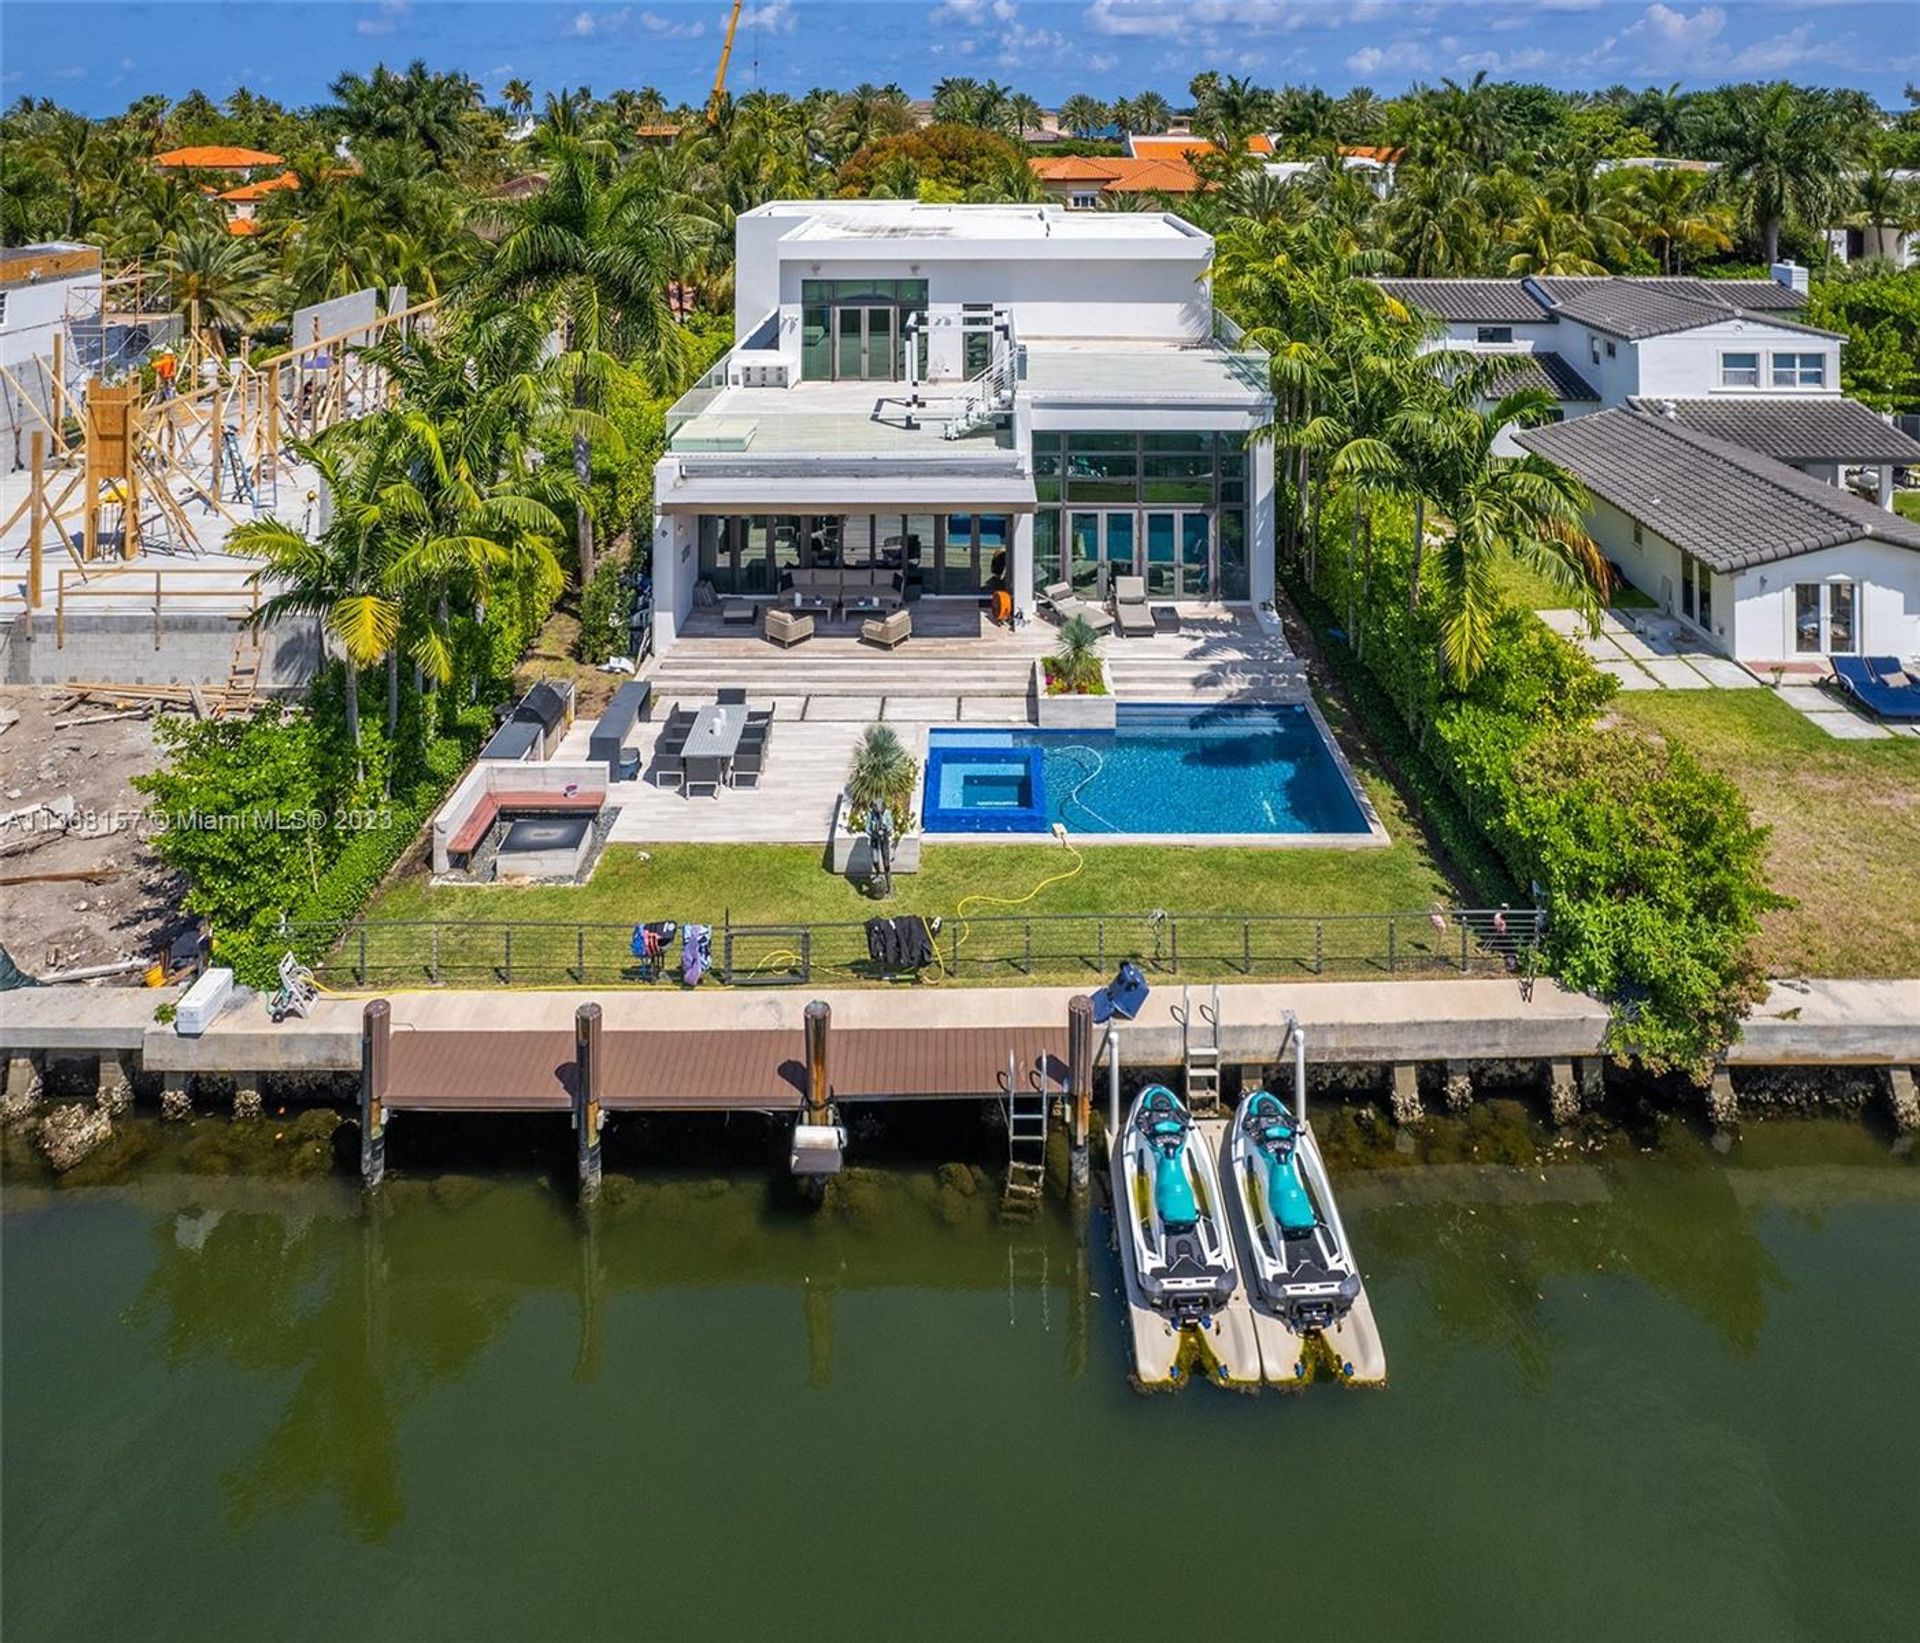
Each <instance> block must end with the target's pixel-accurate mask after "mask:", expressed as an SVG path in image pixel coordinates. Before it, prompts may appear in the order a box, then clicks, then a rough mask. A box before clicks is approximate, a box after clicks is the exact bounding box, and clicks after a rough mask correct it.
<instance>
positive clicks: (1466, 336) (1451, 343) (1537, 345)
mask: <svg viewBox="0 0 1920 1643" xmlns="http://www.w3.org/2000/svg"><path fill="white" fill-rule="evenodd" d="M1482 323H1485V324H1489V325H1505V324H1506V323H1507V322H1506V321H1505V320H1488V321H1484V322H1480V321H1474V320H1449V321H1448V322H1447V329H1446V334H1445V335H1444V336H1442V337H1436V338H1434V339H1433V340H1432V341H1430V342H1428V343H1427V344H1426V346H1427V347H1428V348H1459V347H1466V348H1473V347H1504V346H1506V344H1503V343H1502V344H1496V343H1482V342H1481V341H1480V327H1481V324H1482ZM1510 329H1511V330H1512V332H1513V343H1512V346H1513V347H1515V348H1524V349H1526V350H1527V351H1528V352H1529V353H1552V352H1554V351H1555V350H1556V349H1558V348H1559V346H1560V327H1559V326H1558V325H1556V324H1554V323H1553V322H1552V321H1551V320H1548V321H1545V322H1543V323H1541V324H1539V325H1517V324H1516V325H1513V326H1511V327H1510Z"/></svg>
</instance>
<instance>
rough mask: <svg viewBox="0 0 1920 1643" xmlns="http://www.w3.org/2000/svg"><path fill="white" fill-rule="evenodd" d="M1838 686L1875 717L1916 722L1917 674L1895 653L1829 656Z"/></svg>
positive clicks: (1919, 703)
mask: <svg viewBox="0 0 1920 1643" xmlns="http://www.w3.org/2000/svg"><path fill="white" fill-rule="evenodd" d="M1828 660H1829V661H1830V662H1832V663H1833V673H1834V678H1835V679H1836V680H1838V681H1839V685H1840V688H1841V689H1842V690H1843V691H1845V692H1846V693H1847V694H1848V695H1849V696H1851V697H1852V698H1853V699H1854V700H1855V701H1856V702H1858V703H1859V704H1860V705H1861V706H1862V707H1864V708H1865V709H1866V710H1867V711H1868V712H1869V713H1871V714H1872V715H1873V716H1874V717H1875V718H1877V719H1894V720H1898V721H1899V722H1901V723H1903V724H1913V723H1920V677H1917V676H1915V675H1911V674H1909V673H1907V672H1906V671H1905V670H1904V669H1903V668H1902V667H1901V666H1900V659H1899V658H1898V657H1896V656H1831V657H1829V658H1828Z"/></svg>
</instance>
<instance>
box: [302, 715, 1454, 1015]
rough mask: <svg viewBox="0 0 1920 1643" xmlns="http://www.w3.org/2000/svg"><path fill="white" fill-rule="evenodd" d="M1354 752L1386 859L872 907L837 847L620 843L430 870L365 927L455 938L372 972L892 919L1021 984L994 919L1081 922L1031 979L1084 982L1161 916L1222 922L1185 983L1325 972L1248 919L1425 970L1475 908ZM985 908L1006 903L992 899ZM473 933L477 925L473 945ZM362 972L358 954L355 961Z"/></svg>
mask: <svg viewBox="0 0 1920 1643" xmlns="http://www.w3.org/2000/svg"><path fill="white" fill-rule="evenodd" d="M1328 714H1329V718H1330V720H1331V721H1332V722H1334V723H1335V724H1339V723H1340V722H1341V718H1340V713H1339V709H1338V707H1337V705H1329V706H1328ZM1346 745H1347V748H1348V752H1349V756H1350V757H1351V758H1352V759H1353V762H1354V765H1355V768H1356V770H1357V771H1358V772H1359V773H1360V776H1361V780H1362V782H1363V783H1364V785H1365V786H1366V788H1367V790H1368V794H1369V797H1370V798H1371V799H1372V800H1373V803H1374V805H1375V808H1376V809H1377V810H1378V812H1379V815H1380V819H1381V821H1382V822H1383V823H1384V824H1385V826H1386V828H1387V831H1388V833H1389V834H1390V835H1391V838H1392V843H1390V844H1389V845H1387V846H1385V847H1382V848H1374V849H1291V848H1277V849H1226V848H1214V847H1209V846H1204V845H1196V846H1192V847H1177V848H1166V847H1160V846H1133V845H1088V846H1086V847H1084V848H1082V849H1081V850H1079V851H1078V852H1077V855H1076V853H1075V852H1071V851H1069V850H1066V849H1063V848H1062V847H1061V846H1059V845H1057V844H1031V845H1014V844H1007V845H1000V844H930V845H927V846H926V847H925V849H924V851H923V853H922V868H921V871H920V872H918V873H915V874H911V875H904V876H902V877H900V878H899V879H898V880H897V881H896V891H895V894H894V896H893V897H892V898H891V900H889V901H888V902H886V903H885V904H877V903H875V902H873V901H871V900H869V899H867V898H866V897H865V896H864V895H862V894H861V893H860V891H858V890H857V889H855V888H854V886H852V885H851V884H849V883H848V882H847V881H846V880H845V879H844V878H839V877H836V876H834V875H833V874H831V873H829V872H828V871H827V870H826V869H825V866H824V865H823V855H822V851H821V849H820V848H817V847H814V846H809V845H747V844H701V845H687V844H674V845H666V844H663V845H656V846H649V847H646V848H644V849H642V848H638V847H634V846H620V845H616V846H612V847H610V848H609V849H608V850H607V851H606V852H605V854H604V855H603V856H602V857H601V860H600V863H599V865H598V867H597V868H596V869H595V871H594V875H593V877H592V879H591V881H590V882H588V883H587V884H584V885H580V886H530V887H514V886H494V885H474V886H446V885H441V886H435V885H432V884H429V883H428V881H427V878H426V875H425V873H424V872H423V871H422V870H420V869H419V868H417V867H416V868H415V869H414V870H412V871H411V872H410V873H408V874H407V875H405V876H403V877H402V878H400V879H398V880H396V881H395V882H394V883H393V884H391V885H389V886H388V888H387V889H386V890H385V891H383V892H382V893H381V895H380V896H379V897H378V898H377V899H376V900H375V901H374V903H373V904H372V905H371V906H370V907H369V908H368V910H367V918H368V920H369V921H373V922H379V923H389V924H391V923H394V922H397V921H403V920H407V921H420V920H426V921H432V922H434V923H437V924H439V925H441V926H442V927H443V928H442V931H441V934H440V936H439V937H438V938H431V937H430V936H429V935H428V934H423V933H422V932H420V931H418V930H416V931H413V932H411V933H409V932H402V931H398V930H391V931H378V930H376V931H375V932H374V933H373V934H372V935H371V936H370V937H369V942H370V945H369V949H368V951H369V966H370V971H372V972H378V973H379V974H380V975H382V976H392V975H393V974H394V973H395V972H396V970H404V969H407V968H409V967H410V968H412V969H414V970H424V969H425V968H426V967H427V966H428V965H429V963H430V959H429V953H430V949H429V947H428V946H427V942H428V941H429V940H430V939H437V940H438V941H439V943H440V946H439V948H438V953H439V961H438V965H437V969H438V971H439V972H440V973H441V975H442V977H443V978H444V979H446V980H448V981H453V980H456V979H459V976H458V974H457V972H458V970H459V969H460V967H461V966H462V965H466V966H469V967H470V968H472V969H473V970H474V973H475V975H476V976H478V977H480V978H481V979H484V977H485V975H487V974H493V975H494V979H495V980H499V979H504V971H505V965H504V963H503V962H501V961H500V955H501V954H502V950H503V949H502V937H501V935H500V934H499V933H498V932H488V931H483V930H480V929H478V928H473V927H477V926H480V925H485V924H493V923H509V922H511V923H514V924H516V925H521V926H523V927H530V926H532V925H535V924H541V923H546V922H548V921H551V923H552V925H553V926H554V927H553V928H552V929H550V930H547V931H536V930H533V929H531V928H523V929H522V930H521V931H520V932H518V933H516V935H515V937H514V942H515V946H514V953H515V959H514V969H515V978H516V980H522V981H532V980H533V979H535V976H536V974H537V973H538V974H540V976H541V978H542V979H553V975H552V972H554V971H555V970H556V969H557V968H565V967H569V966H575V965H576V964H577V957H576V955H577V953H578V951H579V945H578V944H579V943H580V941H581V940H582V939H583V938H581V937H580V936H579V935H578V934H577V933H576V931H575V930H574V929H572V928H563V927H566V926H578V925H581V924H600V923H605V924H607V925H609V926H615V927H620V928H630V927H631V926H632V925H634V924H637V923H643V922H647V921H650V920H656V919H673V920H676V921H678V922H681V923H686V922H689V921H691V922H695V923H702V924H712V925H716V926H718V925H721V924H723V923H731V924H734V925H742V924H754V925H793V924H811V925H820V924H828V923H847V924H856V923H858V922H860V921H863V920H865V919H867V918H869V917H871V916H872V915H873V914H874V913H876V912H889V913H920V914H924V915H926V916H928V917H932V916H934V915H939V916H941V917H943V918H945V919H949V920H952V919H955V918H957V917H967V918H970V919H972V920H973V921H975V922H974V925H973V928H972V931H971V933H969V934H968V935H967V936H966V937H965V940H964V944H963V950H962V953H961V957H962V958H963V959H966V960H969V961H970V963H968V964H966V965H963V972H964V973H965V975H966V978H967V979H993V978H994V977H995V976H996V975H1002V974H1005V973H1006V969H1007V966H1006V965H1000V966H998V967H996V966H995V965H994V964H993V963H992V962H990V961H991V960H993V959H995V958H996V957H998V958H1006V959H1008V960H1009V961H1010V962H1011V961H1016V960H1017V961H1018V965H1017V966H1016V967H1017V968H1018V969H1019V973H1021V974H1025V973H1026V972H1025V970H1024V968H1023V966H1024V958H1025V941H1026V931H1025V929H1024V926H1020V925H1001V926H994V925H991V924H987V923H982V922H980V921H983V920H991V919H993V918H995V917H1006V918H1017V919H1025V918H1027V917H1028V916H1032V917H1034V918H1036V919H1039V918H1041V916H1042V915H1073V922H1072V924H1071V925H1058V924H1045V923H1042V924H1037V925H1036V926H1035V936H1034V939H1035V942H1036V949H1039V948H1042V947H1045V946H1047V945H1049V944H1051V945H1052V946H1053V947H1054V948H1055V949H1057V954H1056V957H1057V958H1058V960H1059V962H1057V963H1049V962H1047V961H1046V960H1045V959H1044V958H1043V959H1042V960H1041V961H1040V962H1038V963H1037V964H1036V967H1035V969H1034V971H1033V972H1032V973H1033V974H1035V975H1038V976H1042V977H1045V976H1049V975H1051V976H1053V977H1055V978H1056V979H1070V978H1071V977H1073V976H1078V975H1081V974H1083V973H1085V972H1086V970H1087V967H1088V966H1089V965H1094V964H1098V963H1104V962H1107V961H1108V960H1110V959H1113V958H1117V957H1119V956H1124V955H1125V954H1126V953H1128V952H1145V953H1149V954H1153V953H1154V952H1155V951H1156V948H1155V945H1154V944H1155V942H1156V939H1157V934H1156V931H1155V929H1154V927H1153V926H1152V925H1151V924H1150V923H1149V922H1148V921H1147V920H1146V919H1145V918H1144V917H1141V918H1137V919H1133V920H1122V921H1120V922H1118V923H1116V924H1114V925H1112V926H1110V927H1109V928H1107V929H1106V930H1104V931H1103V930H1101V929H1099V928H1098V927H1097V926H1096V925H1095V923H1094V922H1093V919H1092V918H1091V917H1090V915H1112V914H1136V915H1145V914H1147V913H1150V912H1152V911H1154V910H1156V909H1163V910H1165V911H1167V912H1169V913H1172V914H1176V915H1180V914H1194V915H1201V914H1213V915H1218V916H1217V917H1215V918H1213V919H1211V920H1209V921H1207V922H1205V923H1202V922H1200V921H1197V920H1196V921H1195V922H1194V923H1192V924H1191V925H1189V926H1187V927H1186V928H1185V930H1184V932H1183V934H1182V935H1181V937H1180V938H1179V939H1180V941H1181V957H1182V960H1183V970H1184V969H1186V968H1188V967H1189V966H1188V964H1187V961H1188V960H1193V959H1197V958H1198V956H1199V952H1198V950H1199V949H1200V948H1202V947H1214V948H1218V950H1219V954H1220V956H1221V957H1223V958H1227V959H1230V960H1232V961H1235V962H1237V961H1238V959H1239V958H1240V956H1241V954H1242V953H1243V951H1244V950H1245V944H1246V943H1248V942H1251V944H1252V946H1253V947H1254V949H1255V951H1256V954H1257V953H1258V951H1259V949H1260V947H1261V944H1262V940H1263V939H1264V940H1265V941H1266V942H1267V943H1268V952H1269V955H1270V956H1271V955H1278V954H1279V953H1281V952H1286V953H1290V954H1301V953H1304V954H1306V955H1308V957H1309V958H1310V957H1311V955H1312V953H1313V951H1314V946H1315V940H1316V937H1315V932H1314V931H1313V930H1312V929H1311V927H1297V926H1289V927H1273V928H1270V929H1269V930H1268V931H1267V932H1266V933H1265V936H1264V937H1263V936H1262V934H1261V932H1259V931H1258V929H1256V930H1255V931H1254V932H1252V933H1251V934H1249V933H1247V932H1243V931H1242V929H1241V928H1240V925H1239V923H1238V922H1237V921H1238V919H1240V918H1243V917H1244V918H1255V917H1258V916H1261V915H1273V914H1310V915H1327V916H1333V915H1340V914H1352V913H1381V912H1400V913H1412V914H1415V915H1419V916H1416V917H1415V918H1414V919H1412V920H1408V921H1404V922H1403V923H1402V924H1401V925H1398V926H1396V933H1395V938H1394V939H1395V942H1396V950H1397V952H1399V953H1400V954H1401V955H1402V956H1404V957H1406V958H1408V959H1409V960H1413V961H1415V962H1417V961H1418V955H1419V953H1420V952H1421V951H1423V950H1425V948H1426V947H1427V946H1428V945H1429V939H1428V938H1429V936H1430V931H1429V929H1428V926H1427V922H1426V919H1425V917H1424V913H1425V910H1426V909H1427V908H1429V907H1430V906H1431V905H1432V904H1433V903H1435V902H1436V901H1437V902H1442V903H1447V904H1452V903H1455V902H1457V900H1458V899H1459V898H1458V895H1457V893H1456V891H1455V890H1454V888H1453V887H1452V885H1451V884H1450V883H1449V882H1448V879H1447V877H1446V875H1445V874H1444V873H1443V872H1442V870H1441V869H1440V867H1439V866H1438V865H1437V863H1436V862H1435V860H1434V857H1433V855H1432V853H1431V851H1430V850H1429V848H1428V846H1427V843H1426V840H1425V838H1424V837H1423V835H1422V834H1421V833H1420V831H1419V829H1418V828H1417V827H1415V826H1414V824H1413V822H1412V821H1411V819H1410V818H1409V816H1408V814H1407V812H1406V809H1405V807H1404V806H1403V805H1402V804H1401V802H1400V799H1399V797H1398V795H1397V794H1396V793H1395V792H1394V790H1393V789H1392V787H1391V786H1390V785H1389V784H1388V783H1387V782H1386V780H1385V778H1384V777H1383V776H1381V775H1380V774H1379V772H1378V771H1377V770H1375V769H1374V768H1373V767H1372V765H1371V763H1370V761H1369V757H1368V755H1367V752H1366V750H1365V749H1364V747H1361V748H1358V749H1356V747H1355V746H1354V743H1353V740H1352V738H1351V737H1348V738H1347V739H1346ZM1048 880H1054V881H1055V882H1052V883H1048V882H1047V881H1048ZM986 897H995V898H1001V899H1000V900H997V901H994V900H985V899H980V898H986ZM461 927H468V928H466V929H465V931H464V932H463V930H462V928H461ZM357 939H358V938H357V937H356V938H355V942H356V943H357ZM585 939H586V941H587V942H588V946H589V951H588V953H587V963H588V967H589V968H590V969H593V970H595V971H596V972H598V971H602V970H610V969H611V968H612V967H615V966H617V964H618V962H619V961H620V958H621V954H622V952H623V950H624V949H623V938H621V937H619V935H618V932H617V930H612V929H610V930H608V931H604V932H600V933H594V934H589V936H588V937H586V938H585ZM949 939H951V937H949ZM1385 940H1386V935H1385V926H1384V921H1378V922H1370V923H1369V924H1368V926H1367V927H1366V928H1365V930H1364V931H1362V930H1359V929H1356V928H1353V927H1340V926H1329V927H1328V932H1327V933H1326V934H1325V936H1324V941H1325V953H1326V960H1327V966H1328V969H1329V970H1332V969H1335V968H1338V967H1339V966H1338V960H1339V959H1340V958H1341V956H1342V955H1341V954H1340V953H1339V952H1338V950H1337V949H1338V948H1339V946H1340V944H1341V943H1342V941H1346V942H1347V943H1348V944H1349V945H1350V946H1352V947H1353V948H1354V949H1355V951H1353V952H1352V953H1350V954H1348V955H1347V956H1348V957H1352V958H1355V959H1358V958H1360V957H1362V956H1363V955H1361V954H1360V953H1359V952H1358V948H1359V946H1361V945H1362V944H1365V945H1367V947H1368V953H1369V954H1371V953H1372V952H1373V951H1375V950H1376V949H1383V948H1384V943H1385ZM1455 940H1456V938H1455V937H1454V935H1453V934H1452V932H1451V931H1450V932H1449V934H1448V935H1447V937H1446V938H1445V939H1444V940H1443V941H1438V942H1433V943H1431V946H1432V949H1433V956H1435V957H1436V959H1437V958H1438V956H1439V954H1440V953H1441V951H1442V950H1443V949H1444V950H1445V951H1448V952H1454V951H1455V946H1454V943H1455ZM383 955H384V956H383ZM864 955H865V948H864V938H862V937H860V936H859V934H858V932H852V931H850V932H847V933H843V934H835V935H832V936H819V937H816V945H815V948H814V952H813V955H812V956H813V960H814V964H815V967H816V969H828V970H833V969H836V968H844V966H845V965H847V964H850V963H852V962H853V961H854V960H855V959H857V958H864ZM355 957H356V955H355V953H354V952H350V951H344V950H343V954H342V958H343V959H346V960H350V961H351V960H355ZM340 961H341V960H340V959H336V961H335V962H336V963H338V962H340ZM495 972H498V973H495ZM469 979H472V977H469Z"/></svg>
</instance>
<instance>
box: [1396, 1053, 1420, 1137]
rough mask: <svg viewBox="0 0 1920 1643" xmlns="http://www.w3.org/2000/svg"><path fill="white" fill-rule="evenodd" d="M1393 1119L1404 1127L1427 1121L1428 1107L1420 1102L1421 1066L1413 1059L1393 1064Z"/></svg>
mask: <svg viewBox="0 0 1920 1643" xmlns="http://www.w3.org/2000/svg"><path fill="white" fill-rule="evenodd" d="M1390 1104H1391V1106H1392V1108H1393V1121H1394V1123H1396V1124H1398V1125H1400V1126H1401V1127H1402V1128H1403V1129H1404V1128H1410V1127H1412V1126H1413V1125H1415V1124H1419V1123H1422V1122H1424V1121H1425V1119H1426V1116H1427V1113H1426V1109H1425V1108H1424V1107H1423V1106H1421V1104H1420V1068H1419V1066H1418V1065H1417V1064H1416V1063H1414V1062H1411V1061H1396V1062H1395V1063H1394V1064H1393V1092H1392V1097H1391V1103H1390Z"/></svg>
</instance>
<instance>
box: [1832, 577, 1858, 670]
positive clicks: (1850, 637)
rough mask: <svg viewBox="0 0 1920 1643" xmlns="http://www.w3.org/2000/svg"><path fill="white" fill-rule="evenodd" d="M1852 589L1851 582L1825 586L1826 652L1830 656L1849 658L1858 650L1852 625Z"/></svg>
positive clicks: (1853, 624)
mask: <svg viewBox="0 0 1920 1643" xmlns="http://www.w3.org/2000/svg"><path fill="white" fill-rule="evenodd" d="M1853 617H1854V589H1853V584H1852V583H1851V582H1829V583H1828V584H1827V651H1828V653H1829V654H1830V655H1841V656H1849V655H1851V654H1852V653H1853V652H1854V651H1856V650H1858V649H1859V648H1860V639H1859V634H1858V632H1857V631H1856V627H1855V623H1854V619H1853Z"/></svg>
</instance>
